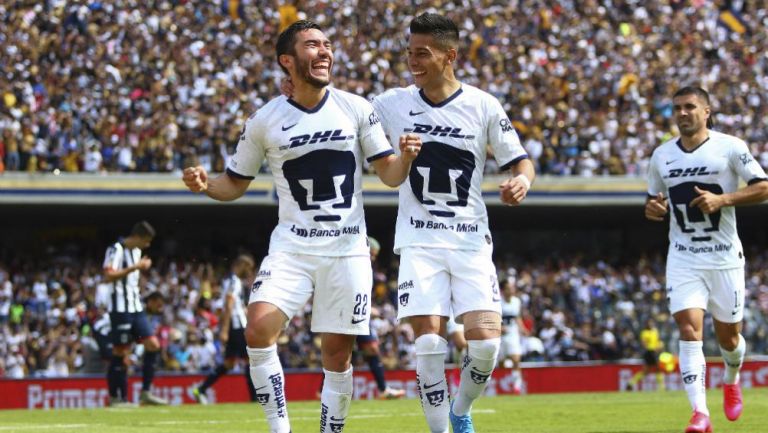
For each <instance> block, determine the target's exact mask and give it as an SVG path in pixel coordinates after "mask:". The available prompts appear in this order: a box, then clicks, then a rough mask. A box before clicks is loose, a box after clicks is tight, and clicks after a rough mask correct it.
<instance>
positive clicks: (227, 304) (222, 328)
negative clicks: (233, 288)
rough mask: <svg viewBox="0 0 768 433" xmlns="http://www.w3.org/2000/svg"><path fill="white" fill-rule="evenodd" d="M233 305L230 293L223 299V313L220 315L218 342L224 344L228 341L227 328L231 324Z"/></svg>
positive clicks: (233, 301)
mask: <svg viewBox="0 0 768 433" xmlns="http://www.w3.org/2000/svg"><path fill="white" fill-rule="evenodd" d="M234 305H235V298H233V297H232V294H231V293H227V295H226V296H225V297H224V311H223V312H222V313H221V324H220V325H219V340H221V342H222V343H226V342H227V340H228V339H229V326H230V324H231V323H232V308H233V307H234Z"/></svg>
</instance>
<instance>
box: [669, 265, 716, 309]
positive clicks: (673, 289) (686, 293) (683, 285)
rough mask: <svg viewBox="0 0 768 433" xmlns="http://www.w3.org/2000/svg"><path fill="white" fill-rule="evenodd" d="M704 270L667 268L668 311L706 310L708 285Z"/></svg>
mask: <svg viewBox="0 0 768 433" xmlns="http://www.w3.org/2000/svg"><path fill="white" fill-rule="evenodd" d="M706 278H707V275H706V271H703V270H699V269H680V268H667V302H668V303H669V312H670V313H672V314H673V315H674V314H677V313H679V312H681V311H683V310H691V309H701V310H706V309H707V304H708V303H709V287H708V286H707V281H706Z"/></svg>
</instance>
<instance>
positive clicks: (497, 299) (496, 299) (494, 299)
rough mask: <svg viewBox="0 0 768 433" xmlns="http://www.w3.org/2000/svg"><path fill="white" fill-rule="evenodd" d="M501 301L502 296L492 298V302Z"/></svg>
mask: <svg viewBox="0 0 768 433" xmlns="http://www.w3.org/2000/svg"><path fill="white" fill-rule="evenodd" d="M499 301H501V298H493V299H491V302H499Z"/></svg>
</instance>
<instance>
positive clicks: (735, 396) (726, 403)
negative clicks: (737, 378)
mask: <svg viewBox="0 0 768 433" xmlns="http://www.w3.org/2000/svg"><path fill="white" fill-rule="evenodd" d="M743 406H744V405H743V402H742V399H741V386H739V384H738V383H734V384H733V385H728V384H725V385H723V410H725V417H726V418H728V420H729V421H736V420H737V419H739V416H741V410H742V408H743Z"/></svg>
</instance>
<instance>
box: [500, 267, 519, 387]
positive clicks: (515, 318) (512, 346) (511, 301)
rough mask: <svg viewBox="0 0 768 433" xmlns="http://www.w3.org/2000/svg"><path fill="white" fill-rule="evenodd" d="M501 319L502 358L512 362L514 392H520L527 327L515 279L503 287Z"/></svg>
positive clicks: (505, 361) (507, 281) (505, 283)
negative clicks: (521, 363) (521, 338)
mask: <svg viewBox="0 0 768 433" xmlns="http://www.w3.org/2000/svg"><path fill="white" fill-rule="evenodd" d="M501 294H502V299H501V321H502V323H503V325H502V328H503V335H502V337H501V359H502V360H503V362H504V366H505V367H506V366H508V365H507V363H508V362H510V363H511V366H512V382H513V383H512V393H513V394H518V395H519V394H520V393H521V392H522V391H523V374H522V371H521V368H520V357H521V356H522V354H523V345H522V342H521V341H520V333H521V332H522V331H523V329H525V326H523V318H522V316H521V310H522V304H523V303H522V301H521V300H520V298H519V297H518V296H517V287H516V286H515V280H514V278H513V277H512V279H511V280H510V279H507V280H506V281H504V284H503V285H502V289H501Z"/></svg>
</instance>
